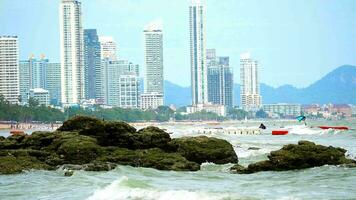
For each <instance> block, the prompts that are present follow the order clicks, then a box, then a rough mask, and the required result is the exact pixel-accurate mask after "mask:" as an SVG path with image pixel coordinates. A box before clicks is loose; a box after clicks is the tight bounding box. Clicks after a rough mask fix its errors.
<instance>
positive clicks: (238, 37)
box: [0, 0, 356, 88]
mask: <svg viewBox="0 0 356 200" xmlns="http://www.w3.org/2000/svg"><path fill="white" fill-rule="evenodd" d="M81 2H82V11H83V26H84V28H95V29H97V30H98V34H99V35H103V36H113V37H114V39H115V40H116V42H117V43H118V56H119V58H120V59H128V60H129V61H131V62H133V63H136V64H139V65H140V67H141V72H143V71H144V63H143V61H144V59H143V56H144V46H143V28H144V27H145V25H146V24H148V23H149V22H151V21H153V20H162V22H163V32H164V33H163V34H164V36H163V37H164V39H163V40H164V44H163V46H164V47H163V48H164V76H165V79H166V80H169V81H172V82H174V83H176V84H179V85H181V86H189V85H190V55H189V10H188V9H189V4H190V1H189V0H82V1H81ZM206 13H207V15H206V27H207V31H206V43H207V48H215V49H216V51H217V54H218V56H229V57H230V66H231V67H232V68H233V69H234V80H235V82H236V83H239V81H240V73H239V68H240V64H239V59H240V54H242V53H244V52H246V51H249V52H250V53H251V56H252V57H253V58H254V59H256V60H258V61H259V63H260V79H261V82H262V83H266V84H268V85H271V86H274V87H278V86H281V85H284V84H291V85H294V86H296V87H299V88H301V87H307V86H308V85H310V84H312V83H313V82H315V81H316V80H318V79H320V78H322V77H323V76H324V75H326V74H327V73H329V72H330V71H332V70H333V69H335V68H337V67H338V66H341V65H344V64H350V65H356V1H355V0H206ZM0 35H17V36H19V46H20V59H21V60H24V59H27V58H28V57H29V55H31V54H34V55H35V56H36V57H37V58H39V57H40V54H42V53H44V54H45V55H46V56H47V58H49V59H50V60H51V61H53V62H59V58H60V50H59V49H60V48H59V0H0ZM141 74H143V73H141Z"/></svg>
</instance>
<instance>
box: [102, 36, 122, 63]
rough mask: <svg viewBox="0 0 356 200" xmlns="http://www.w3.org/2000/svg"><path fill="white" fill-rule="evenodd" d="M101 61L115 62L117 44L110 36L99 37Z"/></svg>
mask: <svg viewBox="0 0 356 200" xmlns="http://www.w3.org/2000/svg"><path fill="white" fill-rule="evenodd" d="M99 42H100V57H101V59H109V60H117V57H118V56H117V44H116V42H115V40H114V38H113V37H111V36H99Z"/></svg>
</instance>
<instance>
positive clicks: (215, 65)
mask: <svg viewBox="0 0 356 200" xmlns="http://www.w3.org/2000/svg"><path fill="white" fill-rule="evenodd" d="M207 60H211V63H212V64H211V65H210V64H209V67H208V94H209V102H211V103H213V104H219V105H224V106H227V107H232V106H233V85H234V80H233V72H232V69H231V68H230V66H229V57H218V60H215V61H214V60H212V59H208V58H207Z"/></svg>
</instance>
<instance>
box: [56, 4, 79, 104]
mask: <svg viewBox="0 0 356 200" xmlns="http://www.w3.org/2000/svg"><path fill="white" fill-rule="evenodd" d="M59 13H60V41H61V45H60V46H61V85H62V87H61V89H62V92H61V95H62V101H61V102H62V104H63V106H70V105H72V104H78V103H80V101H81V100H83V99H84V91H85V89H84V87H85V84H84V55H83V53H84V45H83V28H82V10H81V3H80V2H79V1H78V0H61V3H60V9H59Z"/></svg>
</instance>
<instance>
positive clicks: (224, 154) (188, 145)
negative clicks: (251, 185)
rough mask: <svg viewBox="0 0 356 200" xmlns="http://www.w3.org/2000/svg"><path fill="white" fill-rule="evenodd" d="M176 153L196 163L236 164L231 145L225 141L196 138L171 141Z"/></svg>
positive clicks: (235, 156) (203, 137)
mask: <svg viewBox="0 0 356 200" xmlns="http://www.w3.org/2000/svg"><path fill="white" fill-rule="evenodd" d="M171 143H172V144H173V145H175V146H176V147H177V151H178V153H180V154H181V155H182V156H184V157H185V158H187V159H188V160H190V161H193V162H196V163H199V164H201V163H204V162H213V163H215V164H226V163H238V158H237V155H236V153H235V151H234V149H233V147H232V145H231V144H230V143H229V142H227V141H226V140H222V139H217V138H212V137H206V136H198V137H183V138H176V139H173V140H172V142H171Z"/></svg>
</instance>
